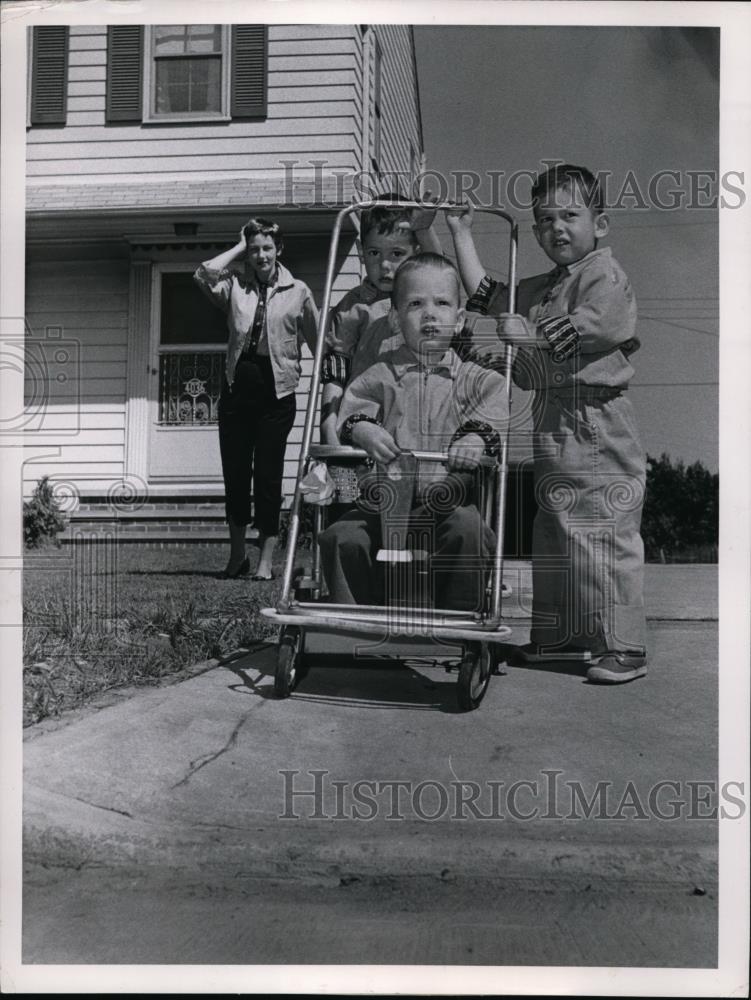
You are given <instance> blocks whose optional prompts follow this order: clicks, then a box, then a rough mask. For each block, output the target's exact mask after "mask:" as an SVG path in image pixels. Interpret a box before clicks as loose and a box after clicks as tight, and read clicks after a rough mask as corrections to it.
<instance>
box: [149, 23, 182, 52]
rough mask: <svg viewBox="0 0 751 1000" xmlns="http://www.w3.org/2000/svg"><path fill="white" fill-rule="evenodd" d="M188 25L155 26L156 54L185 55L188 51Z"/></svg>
mask: <svg viewBox="0 0 751 1000" xmlns="http://www.w3.org/2000/svg"><path fill="white" fill-rule="evenodd" d="M188 28H189V25H187V24H157V25H155V26H154V54H155V55H157V56H167V55H183V54H184V53H185V52H186V51H187V47H186V45H187V37H188Z"/></svg>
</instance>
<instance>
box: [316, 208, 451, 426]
mask: <svg viewBox="0 0 751 1000" xmlns="http://www.w3.org/2000/svg"><path fill="white" fill-rule="evenodd" d="M391 197H392V196H390V195H383V196H382V198H383V205H376V206H374V207H373V208H371V209H368V210H367V211H364V212H363V213H362V220H361V224H360V239H359V240H358V242H357V247H358V250H359V252H360V257H361V259H362V262H363V266H364V268H365V280H364V281H363V282H361V284H359V285H357V287H356V288H353V289H351V291H349V292H347V293H346V295H345V296H344V298H343V299H342V300H341V302H339V303H338V304H337V305H336V306H335V307H334V308H333V309H332V310H331V313H330V318H329V327H328V332H327V335H326V353H325V355H324V360H323V372H322V381H323V395H322V398H321V407H322V414H321V441H322V443H323V444H328V445H338V444H339V443H340V442H339V435H338V434H337V429H336V426H337V421H338V414H339V406H340V404H341V400H342V395H343V393H344V389H345V387H346V385H347V383H348V382H349V381H350V380H351V379H353V378H355V377H356V376H357V375H359V374H360V372H362V371H364V370H365V369H366V368H367V367H368V366H369V365H370V364H372V363H373V362H374V361H375V360H376V359H377V358H378V355H379V354H380V353H381V352H382V351H386V350H389V349H390V348H393V347H396V346H398V344H399V342H400V339H401V338H399V337H398V336H395V334H394V331H393V330H392V329H391V327H390V326H389V321H388V314H389V309H390V306H391V301H390V296H391V290H392V288H393V282H394V275H395V274H396V269H397V268H398V267H399V265H400V264H402V263H403V262H404V261H405V260H408V259H409V258H410V257H412V256H413V255H414V254H416V253H419V252H420V250H428V251H434V250H435V251H438V252H440V245H439V244H438V240H437V238H436V237H435V235H434V233H433V232H432V230H431V225H432V222H433V218H434V217H435V211H434V210H430V209H429V208H428V209H426V210H424V211H420V210H419V209H416V210H413V209H405V208H396V207H394V206H393V205H389V199H390V198H391ZM393 198H394V199H396V198H397V196H396V195H394V196H393Z"/></svg>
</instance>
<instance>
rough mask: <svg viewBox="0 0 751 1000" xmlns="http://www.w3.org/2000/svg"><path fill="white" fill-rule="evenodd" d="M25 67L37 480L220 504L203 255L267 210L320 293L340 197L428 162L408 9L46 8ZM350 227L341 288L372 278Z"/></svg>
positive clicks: (218, 352)
mask: <svg viewBox="0 0 751 1000" xmlns="http://www.w3.org/2000/svg"><path fill="white" fill-rule="evenodd" d="M28 83H29V85H28V91H29V93H28V122H27V125H28V129H27V190H26V198H27V230H26V232H27V248H26V252H27V279H26V280H27V284H26V320H27V372H26V384H27V413H28V414H29V423H28V426H29V428H30V430H31V431H32V432H33V433H34V434H35V435H36V437H35V442H39V441H43V442H44V444H45V445H49V446H50V448H49V449H45V452H44V455H43V456H42V457H39V458H38V459H35V460H34V461H33V462H27V464H26V466H25V479H24V493H25V495H28V494H29V493H30V492H31V491H32V490H33V488H34V485H35V484H36V482H37V481H38V480H39V479H40V478H41V477H42V476H44V475H47V476H49V477H50V480H51V482H52V485H53V487H54V488H55V489H56V490H57V492H58V493H59V494H60V495H65V496H66V497H67V501H66V508H67V510H68V511H69V512H70V513H71V514H72V516H73V517H74V518H76V517H77V518H79V520H80V519H84V520H86V519H87V518H88V519H95V518H100V519H102V518H103V519H105V520H106V519H108V518H112V517H113V516H119V518H120V520H121V522H122V523H124V521H125V520H127V518H126V515H129V516H130V517H131V518H132V519H137V517H138V515H139V511H140V512H141V516H142V517H146V516H147V514H148V515H149V516H151V517H152V519H153V518H154V517H156V516H157V515H158V518H157V519H158V520H159V521H160V523H161V524H162V525H163V522H164V519H165V518H168V517H170V516H172V517H173V518H176V517H179V515H185V517H188V515H189V514H191V512H192V515H194V516H196V517H197V516H198V515H197V513H196V510H197V508H198V506H200V507H201V509H202V510H203V511H204V512H205V511H206V510H208V509H210V508H211V505H212V504H213V509H214V513H215V514H216V518H217V520H218V521H220V520H221V517H222V516H223V514H222V510H221V500H222V496H223V487H222V480H221V468H220V462H219V447H218V435H217V430H216V426H215V424H216V406H217V400H218V395H219V390H220V385H221V379H222V363H223V353H224V345H225V343H226V330H225V326H224V320H223V317H222V315H221V314H220V313H219V312H218V311H217V310H215V309H213V308H212V307H211V305H210V304H209V303H207V302H206V301H205V300H204V298H203V297H202V296H201V293H200V292H199V291H198V289H197V288H195V287H194V285H193V282H192V279H191V275H192V272H193V270H194V269H195V267H196V266H197V265H198V263H199V262H200V261H202V260H205V259H208V258H210V257H213V256H215V255H216V254H217V253H218V252H220V251H221V250H223V249H226V248H227V247H229V246H231V245H232V244H233V243H234V242H235V241H236V239H237V234H238V232H239V230H240V228H241V226H242V224H243V223H244V222H245V221H246V220H247V219H248V217H249V216H251V215H264V216H272V217H273V218H274V219H276V220H277V221H279V223H280V224H281V226H282V228H283V231H284V233H285V242H286V246H285V252H284V260H285V262H286V264H287V266H288V267H289V268H290V270H291V271H292V272H293V273H294V274H295V275H296V276H298V277H300V278H302V279H303V280H305V281H306V282H307V283H308V284H309V285H310V287H311V289H312V290H313V293H314V295H315V297H316V299H317V301H318V302H319V303H320V301H321V295H322V290H323V282H324V275H325V269H326V259H327V253H328V243H329V235H330V231H331V227H332V224H333V221H334V218H335V215H336V212H337V210H338V209H339V208H341V206H342V205H343V204H347V203H349V202H350V201H351V199H352V197H353V195H356V194H357V193H358V191H359V192H360V194H361V196H368V195H369V193H371V192H373V191H375V190H383V189H386V188H388V189H389V190H391V189H393V186H394V179H393V174H394V173H398V174H400V175H401V176H402V178H405V179H406V178H407V177H410V176H414V175H415V173H416V171H417V169H418V168H419V164H420V162H421V157H422V149H423V146H422V134H421V123H420V106H419V97H418V86H417V76H416V67H415V52H414V39H413V35H412V30H411V28H410V27H408V26H404V25H282V24H278V25H226V24H216V25H176V24H170V25H116V26H115V25H110V26H107V25H97V26H89V27H86V26H78V25H70V26H60V25H54V24H51V25H44V26H37V27H35V28H33V29H29V81H28ZM354 239H355V229H354V226H353V225H352V224H350V225H348V226H347V227H346V230H345V234H344V239H343V241H342V246H341V250H340V254H339V258H338V260H337V267H336V277H335V282H334V285H333V298H332V301H333V302H335V301H337V299H338V298H340V297H341V295H342V294H343V293H344V292H345V291H346V290H347V289H348V288H350V287H352V286H353V285H354V284H356V283H357V282H358V281H359V280H360V264H359V260H358V257H357V254H356V250H355V246H354ZM310 366H311V362H310V360H308V361H307V362H306V364H305V366H304V372H303V374H304V377H303V380H302V382H301V385H300V389H299V399H298V415H297V422H296V426H295V428H294V430H293V432H292V434H291V436H290V443H289V447H288V451H287V461H286V465H285V491H286V493H287V494H288V495H289V494H290V493H291V492H292V489H293V486H294V476H295V471H296V466H297V457H298V450H297V449H298V447H299V442H300V440H301V437H302V423H303V416H304V409H305V404H306V392H307V389H308V386H309V384H310ZM207 504H208V505H209V507H206V506H205V505H207ZM170 511H171V512H172V513H171V514H170ZM183 519H184V518H183ZM186 523H187V522H186ZM222 530H223V529H222Z"/></svg>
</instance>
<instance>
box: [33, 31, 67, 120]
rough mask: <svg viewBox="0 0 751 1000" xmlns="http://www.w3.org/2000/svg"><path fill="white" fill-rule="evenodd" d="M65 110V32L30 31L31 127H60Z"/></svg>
mask: <svg viewBox="0 0 751 1000" xmlns="http://www.w3.org/2000/svg"><path fill="white" fill-rule="evenodd" d="M67 110H68V28H67V26H65V25H59V26H54V27H52V26H45V27H37V28H34V38H33V42H32V65H31V115H30V120H31V124H32V125H64V124H65V115H66V112H67Z"/></svg>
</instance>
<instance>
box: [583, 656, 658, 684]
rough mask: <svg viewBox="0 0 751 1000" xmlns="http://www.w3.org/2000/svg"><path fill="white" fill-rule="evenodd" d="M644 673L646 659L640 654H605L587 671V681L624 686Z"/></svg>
mask: <svg viewBox="0 0 751 1000" xmlns="http://www.w3.org/2000/svg"><path fill="white" fill-rule="evenodd" d="M646 673H647V658H646V656H644V655H642V654H641V653H620V652H616V653H606V654H605V655H604V656H602V657H600V659H599V660H598V661H597V662H596V663H594V664H593V665H592V666H591V667H590V668H589V670H587V680H588V681H589V682H590V683H592V684H625V683H626V681H635V680H636V678H637V677H644V676H646Z"/></svg>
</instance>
